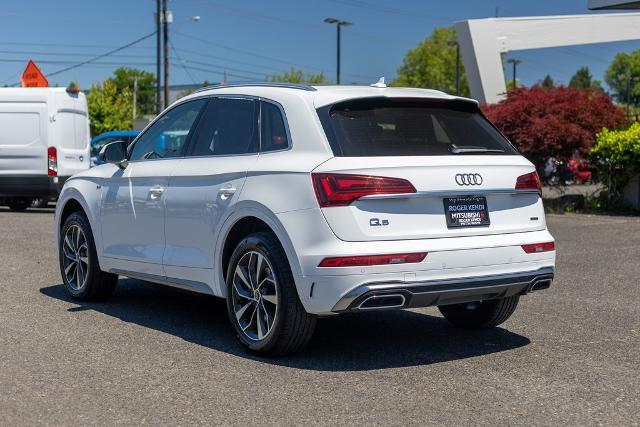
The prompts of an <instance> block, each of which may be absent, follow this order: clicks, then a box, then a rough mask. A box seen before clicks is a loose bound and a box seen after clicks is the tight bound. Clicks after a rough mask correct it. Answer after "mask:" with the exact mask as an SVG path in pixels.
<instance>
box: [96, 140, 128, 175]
mask: <svg viewBox="0 0 640 427" xmlns="http://www.w3.org/2000/svg"><path fill="white" fill-rule="evenodd" d="M124 144H125V143H124V141H114V142H110V143H108V144H105V146H104V147H102V150H100V153H98V160H99V162H100V163H113V164H114V165H118V167H120V168H121V169H124V168H126V167H127V164H128V162H127V154H126V153H125V150H124Z"/></svg>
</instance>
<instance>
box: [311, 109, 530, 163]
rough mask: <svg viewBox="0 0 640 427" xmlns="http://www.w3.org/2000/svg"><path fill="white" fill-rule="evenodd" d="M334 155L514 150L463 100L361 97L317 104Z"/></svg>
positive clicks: (509, 152)
mask: <svg viewBox="0 0 640 427" xmlns="http://www.w3.org/2000/svg"><path fill="white" fill-rule="evenodd" d="M318 115H319V116H320V121H321V122H322V125H323V127H324V130H325V133H326V134H327V138H328V140H329V143H330V145H331V148H332V150H333V153H334V155H335V156H338V157H366V156H448V155H469V154H473V155H477V154H490V155H500V154H509V155H514V154H518V152H517V151H516V149H515V148H514V147H513V146H512V145H511V144H510V143H509V141H507V140H506V139H505V138H504V137H503V136H502V135H501V134H500V132H498V131H497V130H496V129H495V128H494V127H493V125H492V124H491V123H489V121H488V120H487V119H485V118H484V117H483V116H482V114H480V112H479V110H478V107H477V106H476V105H475V104H473V103H470V102H465V101H439V100H422V99H389V98H367V99H359V100H353V101H346V102H341V103H337V104H333V105H329V106H327V107H323V108H320V109H318Z"/></svg>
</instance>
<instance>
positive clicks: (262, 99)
mask: <svg viewBox="0 0 640 427" xmlns="http://www.w3.org/2000/svg"><path fill="white" fill-rule="evenodd" d="M199 98H207V99H212V98H226V99H248V100H254V101H258V102H268V103H271V104H273V105H275V106H276V107H278V109H279V110H280V114H281V115H282V120H283V121H284V129H285V132H286V133H287V148H282V149H280V150H272V151H262V128H261V122H260V120H261V118H262V104H261V103H260V104H259V108H258V151H257V152H255V153H242V154H209V155H206V156H183V157H180V158H184V159H207V158H216V157H231V156H253V155H263V154H271V153H281V152H284V151H291V150H292V149H293V141H292V139H291V131H290V130H289V120H288V119H287V113H286V112H285V111H284V107H283V106H282V104H280V103H279V102H278V101H274V100H273V99H269V98H265V97H262V96H256V95H244V94H226V93H225V94H212V95H207V96H202V97H199ZM193 99H198V98H193ZM188 148H189V149H190V148H191V147H188ZM177 158H178V157H172V159H177ZM156 160H161V159H156Z"/></svg>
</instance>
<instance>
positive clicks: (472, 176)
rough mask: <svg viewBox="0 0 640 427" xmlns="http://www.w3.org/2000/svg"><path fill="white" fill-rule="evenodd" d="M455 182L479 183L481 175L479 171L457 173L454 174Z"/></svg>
mask: <svg viewBox="0 0 640 427" xmlns="http://www.w3.org/2000/svg"><path fill="white" fill-rule="evenodd" d="M456 184H458V185H480V184H482V175H480V174H479V173H459V174H456Z"/></svg>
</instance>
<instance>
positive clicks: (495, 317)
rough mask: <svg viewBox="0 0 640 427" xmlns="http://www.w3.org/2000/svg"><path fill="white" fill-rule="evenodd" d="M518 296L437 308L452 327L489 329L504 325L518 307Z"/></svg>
mask: <svg viewBox="0 0 640 427" xmlns="http://www.w3.org/2000/svg"><path fill="white" fill-rule="evenodd" d="M519 300H520V296H519V295H515V296H512V297H507V298H499V299H492V300H487V301H478V302H473V303H464V304H451V305H441V306H438V310H440V313H442V315H443V316H444V318H445V319H447V320H448V321H449V322H450V323H452V324H453V325H454V326H457V327H459V328H467V329H482V328H491V327H494V326H498V325H500V324H501V323H504V322H505V321H506V320H507V319H508V318H509V317H511V315H512V314H513V312H514V311H516V307H517V306H518V301H519Z"/></svg>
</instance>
